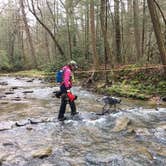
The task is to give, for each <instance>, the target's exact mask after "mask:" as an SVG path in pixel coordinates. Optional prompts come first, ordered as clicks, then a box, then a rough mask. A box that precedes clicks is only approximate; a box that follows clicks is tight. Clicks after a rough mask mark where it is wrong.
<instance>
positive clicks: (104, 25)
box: [100, 0, 112, 83]
mask: <svg viewBox="0 0 166 166" xmlns="http://www.w3.org/2000/svg"><path fill="white" fill-rule="evenodd" d="M100 5H101V7H100V23H101V30H102V35H103V38H104V54H105V56H104V57H105V58H104V59H105V70H107V62H108V57H110V58H111V54H110V53H111V51H110V46H109V42H108V38H107V12H108V9H107V5H108V1H107V0H101V1H100ZM111 66H112V58H111ZM105 81H106V83H108V75H107V72H106V71H105Z"/></svg>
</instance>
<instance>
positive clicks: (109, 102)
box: [96, 96, 121, 115]
mask: <svg viewBox="0 0 166 166" xmlns="http://www.w3.org/2000/svg"><path fill="white" fill-rule="evenodd" d="M96 101H98V102H102V103H103V104H104V106H103V108H102V113H101V114H100V115H104V114H106V113H109V112H110V110H111V108H112V106H114V110H116V104H120V103H121V99H119V98H116V97H112V96H103V97H102V98H98V99H96Z"/></svg>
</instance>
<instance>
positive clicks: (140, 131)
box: [134, 128, 151, 135]
mask: <svg viewBox="0 0 166 166" xmlns="http://www.w3.org/2000/svg"><path fill="white" fill-rule="evenodd" d="M134 131H135V133H136V135H151V134H150V132H149V131H148V129H147V128H137V129H134Z"/></svg>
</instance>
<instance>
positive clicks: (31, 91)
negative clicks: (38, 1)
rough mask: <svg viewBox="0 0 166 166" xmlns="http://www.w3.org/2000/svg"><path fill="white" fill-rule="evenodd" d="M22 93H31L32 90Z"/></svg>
mask: <svg viewBox="0 0 166 166" xmlns="http://www.w3.org/2000/svg"><path fill="white" fill-rule="evenodd" d="M22 93H33V90H27V91H24V92H22Z"/></svg>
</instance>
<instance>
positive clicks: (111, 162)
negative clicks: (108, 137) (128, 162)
mask: <svg viewBox="0 0 166 166" xmlns="http://www.w3.org/2000/svg"><path fill="white" fill-rule="evenodd" d="M85 160H86V162H87V165H88V166H96V165H101V166H125V162H124V159H123V157H122V156H120V155H112V156H110V157H105V158H104V157H103V158H98V157H96V156H94V155H92V154H88V155H87V156H86V157H85Z"/></svg>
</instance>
